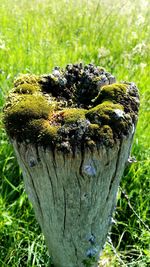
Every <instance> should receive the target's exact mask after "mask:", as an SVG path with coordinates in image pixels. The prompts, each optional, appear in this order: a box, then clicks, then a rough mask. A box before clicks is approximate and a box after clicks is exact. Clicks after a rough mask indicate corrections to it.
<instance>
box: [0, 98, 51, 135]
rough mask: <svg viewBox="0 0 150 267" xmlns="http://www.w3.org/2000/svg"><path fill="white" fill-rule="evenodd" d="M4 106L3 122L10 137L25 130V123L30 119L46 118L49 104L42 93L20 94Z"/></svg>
mask: <svg viewBox="0 0 150 267" xmlns="http://www.w3.org/2000/svg"><path fill="white" fill-rule="evenodd" d="M16 99H17V101H13V103H11V105H10V106H9V105H7V107H6V108H5V116H4V123H5V127H6V130H7V132H8V134H9V135H10V136H11V137H14V136H15V135H16V136H18V135H19V134H21V133H22V135H23V134H24V132H25V127H26V123H28V122H29V121H30V120H32V119H40V118H43V119H47V118H48V117H49V114H50V112H51V111H52V110H51V109H52V108H51V106H50V105H49V104H48V102H47V101H46V99H45V97H44V96H42V95H35V96H34V97H33V96H32V95H23V96H22V95H21V96H20V97H18V96H17V98H16Z"/></svg>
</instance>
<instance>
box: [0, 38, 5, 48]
mask: <svg viewBox="0 0 150 267" xmlns="http://www.w3.org/2000/svg"><path fill="white" fill-rule="evenodd" d="M0 49H2V50H5V49H6V45H5V42H4V40H2V39H0Z"/></svg>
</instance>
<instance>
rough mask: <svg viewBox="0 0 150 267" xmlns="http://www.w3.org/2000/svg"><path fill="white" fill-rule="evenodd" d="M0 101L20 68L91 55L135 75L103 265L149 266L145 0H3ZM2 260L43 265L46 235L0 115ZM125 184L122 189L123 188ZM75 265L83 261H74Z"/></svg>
mask: <svg viewBox="0 0 150 267" xmlns="http://www.w3.org/2000/svg"><path fill="white" fill-rule="evenodd" d="M0 5H1V14H0V25H1V28H0V107H1V109H2V106H3V104H4V102H5V98H6V95H7V92H8V91H9V89H10V88H12V87H13V80H14V77H16V76H17V75H18V74H19V73H34V74H42V73H49V72H50V71H51V70H52V68H53V66H56V65H59V66H61V67H63V66H65V65H66V64H67V63H70V62H71V63H72V62H79V61H83V62H84V63H89V62H94V63H95V64H97V65H101V66H103V67H105V68H106V69H107V70H108V71H110V72H112V73H113V74H114V75H115V76H116V77H117V79H118V80H119V81H120V80H128V81H134V82H135V83H136V84H137V86H138V87H139V91H140V98H141V107H140V114H139V121H138V125H137V130H136V135H135V138H134V144H133V147H132V155H134V156H135V157H136V159H137V162H135V163H133V164H131V165H130V166H128V167H127V168H126V170H125V172H124V177H123V179H122V182H121V189H120V190H119V194H118V203H117V207H116V213H115V220H116V224H114V226H113V228H112V230H111V233H110V238H109V239H108V242H107V244H106V247H105V249H104V252H103V255H102V258H101V263H100V266H102V267H104V266H105V267H107V266H114V267H115V266H116V267H117V266H127V267H133V266H134V267H146V266H150V231H149V228H150V148H149V144H150V135H149V132H150V124H149V118H150V89H149V84H150V75H149V72H150V15H149V14H150V5H149V4H148V1H146V0H136V1H135V0H132V1H131V0H126V1H119V0H114V1H111V0H106V1H103V0H101V1H98V0H95V1H94V0H91V1H88V0H82V1H81V0H76V1H74V0H70V1H69V0H68V1H67V0H66V1H65V0H57V1H54V0H52V1H49V0H43V1H38V0H32V1H28V0H21V1H20V0H14V1H13V2H12V1H11V0H0ZM0 190H1V195H0V239H1V241H0V251H1V253H0V254H1V255H0V265H1V266H2V267H6V266H10V267H15V266H16V267H18V266H20V267H22V266H28V267H31V266H32V267H33V266H38V267H40V266H48V262H49V256H48V254H47V250H46V246H45V243H44V239H43V235H42V234H41V231H40V228H39V226H38V224H37V223H36V220H35V218H34V213H33V210H32V207H31V205H30V203H29V202H28V200H27V196H26V194H25V192H24V186H23V181H22V175H21V172H20V170H19V168H18V165H17V162H16V159H15V156H14V153H13V150H12V147H11V144H10V143H9V140H8V139H7V137H6V133H5V131H4V129H3V125H2V122H1V123H0ZM124 192H125V193H124ZM79 267H80V266H79Z"/></svg>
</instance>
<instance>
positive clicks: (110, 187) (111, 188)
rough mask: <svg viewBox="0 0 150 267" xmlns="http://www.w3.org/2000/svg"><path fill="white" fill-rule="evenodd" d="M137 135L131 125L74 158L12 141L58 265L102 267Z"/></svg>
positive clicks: (51, 253)
mask: <svg viewBox="0 0 150 267" xmlns="http://www.w3.org/2000/svg"><path fill="white" fill-rule="evenodd" d="M131 128H132V127H131ZM133 128H134V127H133ZM133 133H134V129H130V133H129V134H128V136H124V137H122V138H121V139H120V140H118V141H117V142H116V144H115V146H113V147H110V148H106V147H105V146H101V148H100V149H99V150H95V151H94V152H91V151H90V150H89V149H86V151H85V153H84V155H83V154H82V153H80V152H78V153H76V155H75V158H74V157H71V156H70V154H69V155H68V156H67V155H64V154H63V153H62V152H58V151H57V153H55V151H53V152H52V151H51V150H48V149H45V150H44V149H43V147H40V146H37V147H35V146H34V145H32V144H25V143H21V144H19V143H18V142H17V141H14V140H13V146H14V149H15V152H16V155H17V159H18V162H19V165H20V167H21V168H22V170H23V177H24V183H25V187H26V191H27V193H28V196H29V199H30V201H31V202H32V204H33V208H34V211H35V215H36V218H37V220H38V222H39V224H40V226H41V229H42V231H43V233H44V236H45V238H46V242H47V246H48V249H49V253H50V255H52V257H53V258H52V259H53V262H54V266H56V267H82V266H86V264H87V263H88V264H89V263H91V265H90V266H98V259H99V254H100V252H101V250H102V248H103V246H104V244H105V241H106V236H107V233H108V231H109V228H110V226H111V219H112V213H113V210H114V207H115V204H116V194H117V190H118V186H119V182H120V178H121V175H122V173H123V170H124V166H125V163H126V161H127V159H128V156H129V153H130V147H131V142H132V138H133ZM88 266H89V265H88Z"/></svg>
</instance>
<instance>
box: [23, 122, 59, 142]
mask: <svg viewBox="0 0 150 267" xmlns="http://www.w3.org/2000/svg"><path fill="white" fill-rule="evenodd" d="M58 129H59V127H58V126H52V125H50V123H49V120H44V119H34V120H31V121H29V123H28V124H27V126H26V136H27V138H28V139H29V140H30V141H32V142H33V143H35V142H38V143H41V144H42V145H50V144H51V143H52V142H53V141H54V140H56V139H57V132H58Z"/></svg>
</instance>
